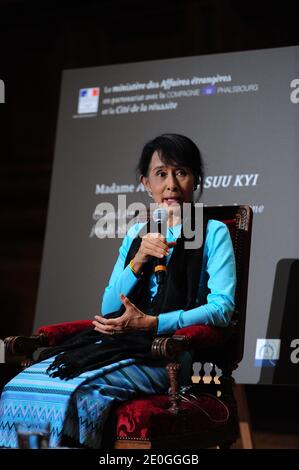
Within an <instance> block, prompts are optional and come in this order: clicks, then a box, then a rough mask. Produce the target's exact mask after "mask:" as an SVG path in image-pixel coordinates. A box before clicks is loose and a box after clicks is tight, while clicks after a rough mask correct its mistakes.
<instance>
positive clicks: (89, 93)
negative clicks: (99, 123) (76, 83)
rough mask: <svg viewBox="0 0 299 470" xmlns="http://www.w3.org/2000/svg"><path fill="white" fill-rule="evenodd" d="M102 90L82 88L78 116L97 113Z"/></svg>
mask: <svg viewBox="0 0 299 470" xmlns="http://www.w3.org/2000/svg"><path fill="white" fill-rule="evenodd" d="M99 97H100V89H99V88H98V87H94V88H80V90H79V101H78V114H87V113H97V112H98V107H99Z"/></svg>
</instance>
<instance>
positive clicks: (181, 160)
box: [137, 134, 204, 193]
mask: <svg viewBox="0 0 299 470" xmlns="http://www.w3.org/2000/svg"><path fill="white" fill-rule="evenodd" d="M155 151H157V152H158V154H159V157H160V159H161V160H162V162H164V163H165V164H166V165H167V164H170V165H171V164H175V165H178V166H184V167H186V168H189V169H190V170H191V171H192V173H193V175H194V180H195V184H200V193H201V192H202V186H203V178H204V170H203V162H202V158H201V153H200V151H199V149H198V147H197V145H196V144H195V143H194V142H193V141H192V140H191V139H189V138H188V137H185V136H184V135H180V134H162V135H159V136H158V137H156V138H155V139H153V140H150V141H149V142H147V144H145V146H144V148H143V150H142V153H141V157H140V160H139V163H138V166H137V171H138V173H139V175H141V176H147V174H148V170H149V166H150V163H151V158H152V155H153V153H154V152H155Z"/></svg>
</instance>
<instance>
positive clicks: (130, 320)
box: [92, 294, 157, 334]
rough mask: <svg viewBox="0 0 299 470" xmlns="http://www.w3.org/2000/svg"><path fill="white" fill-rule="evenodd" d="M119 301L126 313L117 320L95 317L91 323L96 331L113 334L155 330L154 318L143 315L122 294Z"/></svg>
mask: <svg viewBox="0 0 299 470" xmlns="http://www.w3.org/2000/svg"><path fill="white" fill-rule="evenodd" d="M120 300H121V301H122V303H123V305H124V306H125V308H126V311H125V312H124V313H123V314H122V316H121V317H118V318H109V319H108V318H104V317H101V316H97V315H96V316H95V319H96V320H95V321H93V322H92V323H93V325H94V326H95V330H96V331H99V332H100V333H104V334H114V333H125V332H128V331H134V330H143V331H151V330H154V329H155V328H156V326H157V318H156V317H153V316H151V315H146V314H145V313H143V312H142V311H141V310H139V309H138V308H137V307H136V306H135V305H134V304H132V302H130V300H129V299H128V297H126V296H124V295H123V294H120Z"/></svg>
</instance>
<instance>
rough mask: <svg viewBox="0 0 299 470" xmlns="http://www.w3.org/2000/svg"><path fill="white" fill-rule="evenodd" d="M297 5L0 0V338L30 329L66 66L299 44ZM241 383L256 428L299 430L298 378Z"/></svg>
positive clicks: (225, 0) (231, 1) (211, 1)
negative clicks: (0, 92)
mask: <svg viewBox="0 0 299 470" xmlns="http://www.w3.org/2000/svg"><path fill="white" fill-rule="evenodd" d="M295 5H296V2H291V1H288V0H287V1H284V2H278V3H277V4H273V3H272V2H266V1H264V2H263V1H257V0H252V1H245V2H240V1H234V0H223V1H221V0H190V1H189V0H184V1H183V0H171V1H168V0H165V1H163V0H160V1H155V0H153V1H149V0H148V1H143V0H126V1H124V0H118V1H116V0H110V1H108V0H89V1H88V0H85V1H83V0H81V1H73V2H62V1H60V2H59V1H47V0H43V1H40V2H33V1H25V0H23V1H21V0H19V1H18V0H0V78H1V79H2V80H4V82H5V87H6V89H5V91H6V104H4V105H0V258H1V259H0V308H1V323H0V338H3V337H5V336H7V335H9V334H29V333H31V328H32V324H33V317H34V311H35V303H36V297H37V289H38V280H39V272H40V265H41V257H42V248H43V240H44V233H45V224H46V216H47V205H48V197H49V189H50V182H51V169H52V162H53V155H54V146H55V129H56V121H57V115H58V104H59V90H60V81H61V73H62V70H63V69H69V68H80V67H90V66H99V65H108V64H118V63H125V62H136V61H144V60H155V59H164V58H171V57H183V56H192V55H201V54H214V53H224V52H233V51H243V50H250V49H265V48H272V47H283V46H292V45H299V24H298V15H297V12H296V9H295V8H296V7H295ZM298 78H299V77H298ZM246 388H247V394H248V399H249V406H250V411H251V414H252V419H253V424H254V427H255V428H257V429H271V430H274V431H275V430H277V431H280V432H298V431H299V424H298V423H299V412H298V411H294V410H296V409H297V410H299V407H298V406H297V397H298V387H295V386H294V387H286V386H285V387H282V386H279V387H278V386H253V385H251V386H247V387H246Z"/></svg>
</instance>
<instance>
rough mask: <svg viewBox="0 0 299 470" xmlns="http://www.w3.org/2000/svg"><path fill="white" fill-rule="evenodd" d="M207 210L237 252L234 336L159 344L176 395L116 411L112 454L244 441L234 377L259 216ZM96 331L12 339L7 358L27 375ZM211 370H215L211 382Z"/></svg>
mask: <svg viewBox="0 0 299 470" xmlns="http://www.w3.org/2000/svg"><path fill="white" fill-rule="evenodd" d="M207 210H208V216H209V218H213V219H216V220H220V221H222V222H224V223H225V224H226V225H227V226H228V228H229V231H230V235H231V238H232V242H233V246H234V251H235V257H236V267H237V288H236V295H235V311H234V314H233V317H232V321H231V324H230V325H229V326H228V327H226V328H218V327H213V326H206V325H198V326H192V327H187V328H183V329H180V330H178V331H176V333H175V334H174V335H172V336H169V337H165V336H164V337H163V336H162V337H156V338H155V339H154V341H153V344H152V354H153V355H154V356H159V357H164V358H167V359H168V361H169V363H168V365H167V370H168V374H169V379H170V389H169V395H168V396H167V395H149V396H144V397H140V398H135V399H133V400H130V401H127V402H124V403H121V404H118V405H116V406H115V407H114V410H113V412H112V413H111V414H110V418H109V420H108V422H107V423H106V428H105V429H106V432H105V441H104V445H105V446H106V447H108V448H112V447H114V448H117V449H125V448H127V449H150V448H160V449H163V448H168V449H170V448H205V447H214V446H219V447H220V448H227V447H230V445H232V444H233V443H234V442H235V440H236V439H237V437H238V435H239V425H238V413H237V406H236V401H235V397H234V392H233V385H234V379H233V377H232V372H233V371H234V370H235V369H236V368H237V367H238V364H239V362H240V361H241V359H242V357H243V348H244V332H245V316H246V302H247V284H248V271H249V257H250V242H251V226H252V210H251V208H250V207H249V206H244V205H243V206H241V205H240V206H215V207H208V208H207ZM92 327H93V326H92V323H91V321H89V320H84V321H74V322H67V323H59V324H55V325H49V326H44V327H41V328H39V329H38V331H37V333H36V335H32V336H30V337H22V336H10V337H8V338H6V339H5V346H6V352H7V354H8V355H19V356H23V357H24V360H23V366H24V367H27V366H28V365H30V364H32V363H33V361H34V359H33V355H34V352H35V351H36V350H37V349H38V348H40V347H47V346H54V345H57V344H59V343H60V342H61V341H62V340H64V339H66V338H67V337H68V336H70V335H72V334H75V333H78V332H79V331H82V330H83V329H85V328H92ZM188 350H193V351H195V353H194V363H200V364H201V368H200V370H199V376H198V379H199V380H198V383H194V384H193V385H192V387H191V389H189V390H186V391H185V393H181V391H180V390H179V387H178V373H179V368H180V366H179V363H178V362H176V360H177V357H178V355H179V354H180V353H181V352H182V351H188ZM206 364H208V366H209V368H211V369H210V371H209V372H208V378H207V377H206ZM218 370H219V371H221V374H220V377H218Z"/></svg>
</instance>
